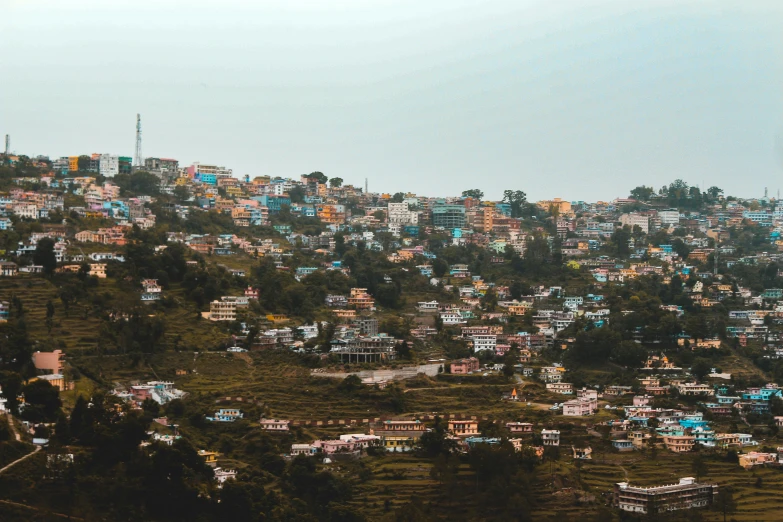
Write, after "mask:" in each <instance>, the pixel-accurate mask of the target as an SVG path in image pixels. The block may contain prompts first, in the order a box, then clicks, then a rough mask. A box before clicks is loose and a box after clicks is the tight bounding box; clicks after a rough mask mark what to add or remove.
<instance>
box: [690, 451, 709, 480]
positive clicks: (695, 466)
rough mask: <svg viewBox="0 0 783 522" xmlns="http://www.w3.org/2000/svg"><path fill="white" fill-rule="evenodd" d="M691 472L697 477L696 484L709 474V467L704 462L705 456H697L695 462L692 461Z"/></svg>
mask: <svg viewBox="0 0 783 522" xmlns="http://www.w3.org/2000/svg"><path fill="white" fill-rule="evenodd" d="M691 471H692V472H693V474H694V476H695V477H696V482H698V481H699V479H701V477H703V476H704V475H706V474H707V473H708V472H709V469H708V467H707V462H706V461H705V460H704V457H703V456H701V455H696V456H695V457H694V458H693V460H692V461H691Z"/></svg>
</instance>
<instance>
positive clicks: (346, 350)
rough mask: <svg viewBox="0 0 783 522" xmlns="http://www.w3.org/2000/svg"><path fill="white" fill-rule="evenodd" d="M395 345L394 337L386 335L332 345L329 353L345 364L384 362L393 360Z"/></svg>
mask: <svg viewBox="0 0 783 522" xmlns="http://www.w3.org/2000/svg"><path fill="white" fill-rule="evenodd" d="M396 344H397V342H396V341H395V339H394V337H389V336H387V335H376V336H373V337H358V338H355V339H349V340H348V341H344V342H342V343H338V344H336V345H334V346H333V347H332V350H331V353H333V354H334V355H337V356H338V357H339V358H340V360H342V361H343V362H347V363H352V362H355V363H369V362H386V361H391V360H394V358H395V355H396V352H395V350H394V347H395V346H396Z"/></svg>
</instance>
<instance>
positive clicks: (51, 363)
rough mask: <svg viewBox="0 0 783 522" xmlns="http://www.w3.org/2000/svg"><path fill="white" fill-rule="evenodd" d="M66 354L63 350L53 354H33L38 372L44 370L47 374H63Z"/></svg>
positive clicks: (55, 351)
mask: <svg viewBox="0 0 783 522" xmlns="http://www.w3.org/2000/svg"><path fill="white" fill-rule="evenodd" d="M64 359H65V354H64V353H63V352H62V350H54V351H53V352H35V353H33V365H34V366H35V369H36V370H42V371H45V372H47V373H57V374H62V373H63V370H64V369H65V365H64V363H63V361H64Z"/></svg>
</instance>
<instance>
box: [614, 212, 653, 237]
mask: <svg viewBox="0 0 783 522" xmlns="http://www.w3.org/2000/svg"><path fill="white" fill-rule="evenodd" d="M620 223H621V224H622V225H623V226H626V225H627V226H629V227H630V228H631V229H633V227H635V226H638V227H639V228H641V229H642V232H644V233H645V234H647V233H648V232H649V231H650V218H649V217H648V216H645V215H644V214H637V213H636V212H632V213H630V214H623V215H622V216H620Z"/></svg>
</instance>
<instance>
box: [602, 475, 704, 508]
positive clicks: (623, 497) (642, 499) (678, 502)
mask: <svg viewBox="0 0 783 522" xmlns="http://www.w3.org/2000/svg"><path fill="white" fill-rule="evenodd" d="M717 494H718V486H717V485H714V484H699V483H698V482H696V479H694V478H693V477H684V478H681V479H680V482H679V484H671V485H668V486H655V487H650V488H642V487H634V486H631V485H630V484H628V483H627V482H618V483H617V484H615V485H614V496H613V504H614V506H615V507H617V508H619V509H621V510H623V511H629V512H631V513H642V514H649V515H657V514H661V513H666V512H668V511H676V510H680V509H692V508H701V507H707V506H710V505H712V503H713V502H714V499H715V496H716V495H717Z"/></svg>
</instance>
